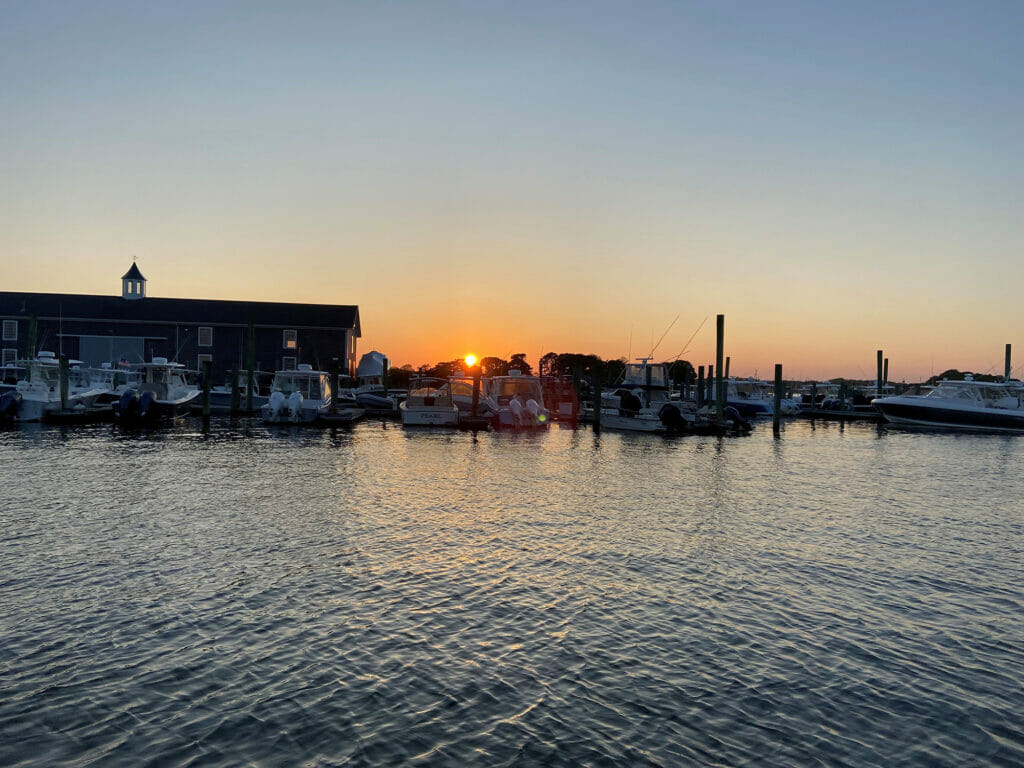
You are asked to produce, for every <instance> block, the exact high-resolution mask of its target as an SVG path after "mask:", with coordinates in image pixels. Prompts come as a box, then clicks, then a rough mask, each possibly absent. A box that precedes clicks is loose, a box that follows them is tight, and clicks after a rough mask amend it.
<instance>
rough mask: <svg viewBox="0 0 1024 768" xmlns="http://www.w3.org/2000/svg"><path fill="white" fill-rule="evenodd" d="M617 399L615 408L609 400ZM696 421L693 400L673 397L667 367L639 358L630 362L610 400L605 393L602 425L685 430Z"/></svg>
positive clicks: (679, 431)
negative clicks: (688, 400)
mask: <svg viewBox="0 0 1024 768" xmlns="http://www.w3.org/2000/svg"><path fill="white" fill-rule="evenodd" d="M609 402H614V403H615V405H614V406H613V407H609V406H608V405H606V403H609ZM695 421H696V409H695V408H694V407H693V406H692V404H691V403H689V402H685V401H681V400H673V399H672V398H671V396H670V391H669V377H668V366H667V365H665V364H664V363H652V362H650V361H649V360H648V359H647V358H640V360H639V362H637V363H630V364H629V365H627V366H626V370H625V371H624V372H623V377H622V381H621V382H620V384H619V386H618V387H617V388H616V389H615V390H614V392H613V393H611V397H610V398H609V399H607V400H606V399H605V397H604V395H603V394H602V408H601V426H602V427H606V428H608V429H618V430H625V431H630V432H662V433H669V432H671V433H683V432H687V431H689V428H690V427H691V425H693V424H694V422H695Z"/></svg>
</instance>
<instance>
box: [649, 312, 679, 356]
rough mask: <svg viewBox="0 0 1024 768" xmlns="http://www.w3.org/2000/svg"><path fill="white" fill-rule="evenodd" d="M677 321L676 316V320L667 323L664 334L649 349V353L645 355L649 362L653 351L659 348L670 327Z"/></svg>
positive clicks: (677, 317)
mask: <svg viewBox="0 0 1024 768" xmlns="http://www.w3.org/2000/svg"><path fill="white" fill-rule="evenodd" d="M677 320H679V315H676V319H675V320H673V321H672V322H671V323H669V326H668V328H666V329H665V332H664V333H663V334H661V338H660V339H658V343H657V344H655V345H654V346H653V347H651V351H650V352H648V353H647V359H648V360H651V359H653V358H654V350H656V349H657V348H658V347H659V346H661V342H663V341H664V340H665V337H666V336H668V332H669V331H671V330H672V326H673V325H675V324H676V321H677Z"/></svg>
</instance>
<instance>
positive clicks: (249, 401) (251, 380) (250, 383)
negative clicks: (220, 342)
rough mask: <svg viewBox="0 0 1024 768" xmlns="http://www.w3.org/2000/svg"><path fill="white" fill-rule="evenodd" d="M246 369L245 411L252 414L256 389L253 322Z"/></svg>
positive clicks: (247, 350) (254, 328) (246, 356)
mask: <svg viewBox="0 0 1024 768" xmlns="http://www.w3.org/2000/svg"><path fill="white" fill-rule="evenodd" d="M245 368H246V370H247V371H248V375H247V376H246V392H247V394H246V397H245V410H246V412H248V413H252V406H253V392H254V390H255V389H256V371H255V368H256V327H255V326H254V325H253V323H252V321H250V322H249V338H248V340H247V342H246V350H245Z"/></svg>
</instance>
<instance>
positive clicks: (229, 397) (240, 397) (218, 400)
mask: <svg viewBox="0 0 1024 768" xmlns="http://www.w3.org/2000/svg"><path fill="white" fill-rule="evenodd" d="M228 378H229V380H228V381H226V382H225V383H224V384H219V385H217V386H214V387H210V412H211V413H231V412H232V410H242V411H244V410H246V409H248V407H249V383H250V382H249V372H248V371H239V372H238V376H237V378H236V379H235V383H234V385H233V386H232V383H231V381H230V377H228ZM269 401H270V396H269V395H268V394H267V393H266V392H262V391H261V390H260V385H259V378H258V376H257V374H256V373H255V372H253V376H252V409H253V411H254V412H255V411H259V410H260V409H261V408H262V407H263V406H264V405H266V404H267V403H268V402H269Z"/></svg>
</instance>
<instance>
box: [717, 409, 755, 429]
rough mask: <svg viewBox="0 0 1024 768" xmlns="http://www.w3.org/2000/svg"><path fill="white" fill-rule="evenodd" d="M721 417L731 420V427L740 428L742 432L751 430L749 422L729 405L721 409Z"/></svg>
mask: <svg viewBox="0 0 1024 768" xmlns="http://www.w3.org/2000/svg"><path fill="white" fill-rule="evenodd" d="M722 417H723V418H724V419H726V420H727V421H731V422H732V426H733V429H737V430H742V431H743V432H749V431H750V430H751V426H750V422H749V421H747V420H746V419H744V418H743V417H742V416H740V412H739V411H737V410H736V409H735V408H733V407H732V406H731V405H728V406H726V407H725V410H724V411H722Z"/></svg>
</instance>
